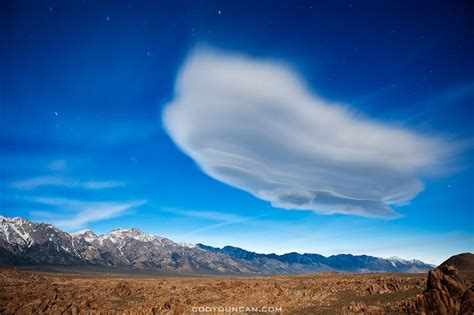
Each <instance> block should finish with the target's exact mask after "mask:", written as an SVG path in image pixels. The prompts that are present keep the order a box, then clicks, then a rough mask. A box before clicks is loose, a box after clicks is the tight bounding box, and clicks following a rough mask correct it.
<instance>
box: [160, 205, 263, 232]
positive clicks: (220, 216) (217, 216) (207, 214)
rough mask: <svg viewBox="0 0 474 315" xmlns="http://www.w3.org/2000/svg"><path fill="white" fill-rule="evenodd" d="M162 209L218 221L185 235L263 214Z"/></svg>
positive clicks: (253, 218)
mask: <svg viewBox="0 0 474 315" xmlns="http://www.w3.org/2000/svg"><path fill="white" fill-rule="evenodd" d="M162 210H163V211H166V212H169V213H173V214H177V215H182V216H187V217H192V218H199V219H205V220H211V221H217V222H218V223H214V224H210V225H206V226H203V227H200V228H197V229H195V230H192V231H189V232H187V233H186V234H185V236H190V235H193V234H197V233H200V232H204V231H208V230H213V229H217V228H220V227H223V226H227V225H232V224H238V223H242V222H247V221H252V220H255V219H258V218H261V217H264V216H265V215H259V216H253V217H246V216H240V215H235V214H228V213H222V212H215V211H203V210H183V209H178V208H171V207H163V208H162Z"/></svg>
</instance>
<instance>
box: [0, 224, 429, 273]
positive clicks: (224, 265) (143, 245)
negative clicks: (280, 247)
mask: <svg viewBox="0 0 474 315" xmlns="http://www.w3.org/2000/svg"><path fill="white" fill-rule="evenodd" d="M0 265H4V266H27V265H35V266H45V265H46V266H50V265H59V266H72V267H80V266H90V267H106V268H112V269H113V268H117V269H122V270H123V269H126V270H130V271H132V270H142V271H154V272H162V273H183V274H184V273H185V274H242V275H270V274H303V273H315V272H322V271H337V272H426V271H427V270H430V269H432V268H433V267H434V266H432V265H429V264H426V263H424V262H422V261H419V260H403V259H399V258H390V259H384V258H378V257H373V256H366V255H360V256H356V255H349V254H340V255H333V256H329V257H325V256H322V255H319V254H299V253H288V254H283V255H277V254H258V253H254V252H251V251H246V250H244V249H241V248H238V247H233V246H225V247H223V248H217V247H211V246H207V245H203V244H195V245H194V244H189V243H177V242H173V241H172V240H170V239H167V238H164V237H160V236H155V235H152V234H149V233H144V232H142V231H140V230H138V229H122V228H117V229H114V230H113V231H111V232H110V233H107V234H103V235H96V234H95V233H94V232H92V231H90V230H84V231H81V232H77V233H72V234H69V233H66V232H64V231H61V230H60V229H58V228H56V227H55V226H53V225H51V224H46V223H33V222H30V221H28V220H26V219H22V218H18V217H17V218H6V217H3V216H0Z"/></svg>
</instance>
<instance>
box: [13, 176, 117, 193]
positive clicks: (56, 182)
mask: <svg viewBox="0 0 474 315" xmlns="http://www.w3.org/2000/svg"><path fill="white" fill-rule="evenodd" d="M125 185H126V182H124V181H96V180H91V181H81V180H78V179H74V178H70V177H64V176H38V177H32V178H27V179H23V180H19V181H15V182H13V183H11V186H12V187H13V188H16V189H19V190H32V189H36V188H39V187H45V186H58V187H67V188H81V189H87V190H101V189H108V188H115V187H123V186H125Z"/></svg>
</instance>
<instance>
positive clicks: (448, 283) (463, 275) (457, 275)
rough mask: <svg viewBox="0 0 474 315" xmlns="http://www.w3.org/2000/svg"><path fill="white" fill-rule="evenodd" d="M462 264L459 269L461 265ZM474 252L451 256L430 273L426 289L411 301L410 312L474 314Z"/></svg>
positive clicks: (442, 314) (441, 314)
mask: <svg viewBox="0 0 474 315" xmlns="http://www.w3.org/2000/svg"><path fill="white" fill-rule="evenodd" d="M458 268H459V269H458ZM473 271H474V255H473V254H468V253H466V254H460V255H456V256H453V257H451V258H450V259H448V260H447V261H446V262H444V263H442V264H441V265H440V266H439V267H437V268H436V269H434V270H431V271H430V272H429V274H428V281H427V287H426V290H425V291H424V292H423V294H420V295H418V296H417V297H416V299H415V300H414V301H413V300H412V301H410V302H409V304H410V305H409V310H410V312H414V313H420V314H440V315H444V314H446V315H448V314H474V286H473V285H472V284H473V283H472V279H471V278H469V275H470V274H472V272H473Z"/></svg>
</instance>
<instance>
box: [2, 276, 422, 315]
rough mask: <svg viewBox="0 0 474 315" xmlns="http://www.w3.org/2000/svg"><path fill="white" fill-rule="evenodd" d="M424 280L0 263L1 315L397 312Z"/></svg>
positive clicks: (420, 278) (404, 309) (401, 309)
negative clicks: (66, 269)
mask: <svg viewBox="0 0 474 315" xmlns="http://www.w3.org/2000/svg"><path fill="white" fill-rule="evenodd" d="M425 280H426V277H425V275H423V274H387V273H385V274H380V273H376V274H343V273H333V272H325V273H319V274H313V275H286V276H264V277H235V276H234V277H229V276H219V277H212V276H206V277H161V276H137V275H136V274H135V275H119V274H107V273H90V272H89V273H79V272H72V273H53V272H33V271H25V270H22V271H19V270H13V269H0V313H1V314H90V313H107V312H108V313H113V314H117V313H124V314H190V313H192V312H193V310H194V311H196V312H195V313H196V314H197V313H204V312H205V311H207V310H209V311H210V312H211V313H212V310H215V312H214V313H213V314H219V313H224V312H225V307H227V309H228V310H230V308H231V307H234V308H235V307H244V309H243V312H242V313H244V314H249V313H255V312H252V308H254V311H255V310H256V309H263V308H266V309H267V310H270V309H271V310H273V311H274V313H284V314H334V313H344V314H351V313H371V312H372V313H379V314H380V313H385V312H395V313H400V312H402V313H403V312H406V311H407V308H406V307H407V304H406V303H405V302H404V301H405V300H406V299H407V298H410V297H415V296H416V295H417V294H418V293H420V292H422V291H423V289H424V287H425V285H426V281H425ZM219 307H221V312H219V311H218V309H217V308H219ZM213 308H215V309H213ZM199 310H201V311H199ZM208 314H209V312H208Z"/></svg>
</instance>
